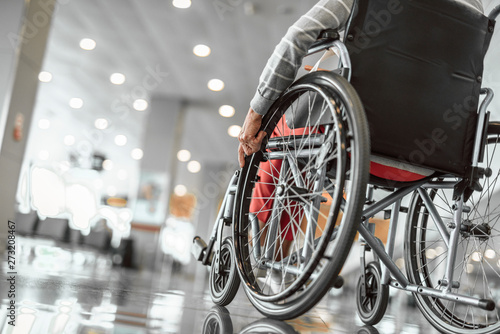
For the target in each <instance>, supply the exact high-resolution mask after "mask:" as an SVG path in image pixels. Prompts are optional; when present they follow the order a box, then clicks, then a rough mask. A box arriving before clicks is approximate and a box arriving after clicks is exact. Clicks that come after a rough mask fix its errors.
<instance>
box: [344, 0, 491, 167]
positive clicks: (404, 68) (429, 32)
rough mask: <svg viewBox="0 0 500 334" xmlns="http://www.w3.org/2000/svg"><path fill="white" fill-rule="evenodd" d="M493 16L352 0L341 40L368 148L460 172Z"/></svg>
mask: <svg viewBox="0 0 500 334" xmlns="http://www.w3.org/2000/svg"><path fill="white" fill-rule="evenodd" d="M493 28H494V21H491V20H489V19H488V18H487V17H486V16H484V15H483V14H481V13H479V12H478V11H477V10H474V9H473V8H472V7H469V6H467V5H465V4H461V3H458V2H456V1H454V0H357V1H355V5H354V8H353V13H352V14H351V18H350V21H349V24H348V27H347V32H346V35H345V36H346V37H345V43H346V46H347V48H348V50H349V53H350V56H351V61H352V67H353V73H352V80H351V83H352V84H353V86H354V87H355V88H356V91H357V92H358V93H359V95H360V97H361V100H362V101H363V104H364V106H365V110H366V113H367V117H368V120H369V123H370V131H371V143H372V153H373V154H376V155H381V156H385V157H390V158H394V159H397V160H400V161H405V162H409V163H412V164H415V165H420V166H425V167H430V168H433V169H436V170H439V171H444V172H451V173H454V174H458V175H463V174H464V172H465V169H466V168H467V166H469V165H470V163H471V158H472V150H473V144H474V134H475V130H476V122H477V109H478V100H479V93H480V88H481V80H482V78H481V77H482V73H483V58H484V54H485V53H486V50H487V48H488V45H489V42H490V39H491V35H492V33H493Z"/></svg>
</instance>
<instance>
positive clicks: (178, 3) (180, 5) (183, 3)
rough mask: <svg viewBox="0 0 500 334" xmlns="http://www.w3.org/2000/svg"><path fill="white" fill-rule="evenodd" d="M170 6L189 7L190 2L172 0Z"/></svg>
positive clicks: (189, 0)
mask: <svg viewBox="0 0 500 334" xmlns="http://www.w3.org/2000/svg"><path fill="white" fill-rule="evenodd" d="M172 5H174V7H177V8H189V7H191V0H172Z"/></svg>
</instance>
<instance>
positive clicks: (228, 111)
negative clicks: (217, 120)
mask: <svg viewBox="0 0 500 334" xmlns="http://www.w3.org/2000/svg"><path fill="white" fill-rule="evenodd" d="M234 112H235V110H234V107H232V106H228V105H223V106H221V107H220V108H219V114H220V115H221V116H222V117H233V116H234Z"/></svg>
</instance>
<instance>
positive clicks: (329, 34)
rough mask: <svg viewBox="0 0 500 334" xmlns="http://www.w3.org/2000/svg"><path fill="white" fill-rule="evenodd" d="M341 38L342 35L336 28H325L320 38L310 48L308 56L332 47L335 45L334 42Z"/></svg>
mask: <svg viewBox="0 0 500 334" xmlns="http://www.w3.org/2000/svg"><path fill="white" fill-rule="evenodd" d="M339 38H340V35H339V32H338V31H337V30H336V29H326V30H323V31H322V32H321V33H320V35H319V38H318V40H317V41H316V42H314V43H313V44H312V45H311V47H310V48H309V51H308V52H307V56H309V55H312V54H314V53H317V52H320V51H323V50H326V49H329V48H331V47H332V46H333V42H334V41H336V40H338V39H339Z"/></svg>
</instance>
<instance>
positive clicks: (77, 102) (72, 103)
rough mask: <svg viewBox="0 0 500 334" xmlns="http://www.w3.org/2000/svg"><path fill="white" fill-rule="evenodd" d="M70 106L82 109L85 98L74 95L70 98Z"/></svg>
mask: <svg viewBox="0 0 500 334" xmlns="http://www.w3.org/2000/svg"><path fill="white" fill-rule="evenodd" d="M69 106H70V107H71V108H73V109H80V108H81V107H83V100H82V99H81V98H79V97H74V98H72V99H71V100H69Z"/></svg>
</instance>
